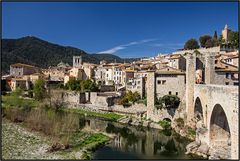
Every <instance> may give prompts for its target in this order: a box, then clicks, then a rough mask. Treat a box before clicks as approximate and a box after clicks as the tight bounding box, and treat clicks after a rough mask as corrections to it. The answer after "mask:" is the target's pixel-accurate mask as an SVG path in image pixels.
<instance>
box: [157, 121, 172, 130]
mask: <svg viewBox="0 0 240 161" xmlns="http://www.w3.org/2000/svg"><path fill="white" fill-rule="evenodd" d="M159 124H160V126H161V127H162V128H163V129H170V128H171V122H170V121H167V120H161V121H159Z"/></svg>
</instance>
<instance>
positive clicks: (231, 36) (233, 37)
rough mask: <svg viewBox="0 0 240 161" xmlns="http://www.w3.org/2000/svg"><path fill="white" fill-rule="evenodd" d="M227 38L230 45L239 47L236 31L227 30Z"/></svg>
mask: <svg viewBox="0 0 240 161" xmlns="http://www.w3.org/2000/svg"><path fill="white" fill-rule="evenodd" d="M228 40H229V43H230V44H231V46H232V47H233V48H235V49H238V47H239V35H238V31H236V32H234V31H231V32H229V37H228Z"/></svg>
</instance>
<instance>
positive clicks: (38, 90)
mask: <svg viewBox="0 0 240 161" xmlns="http://www.w3.org/2000/svg"><path fill="white" fill-rule="evenodd" d="M33 93H34V97H35V99H37V100H42V99H43V98H44V95H45V94H46V88H45V82H44V80H43V79H38V80H37V81H36V82H35V84H34V86H33Z"/></svg>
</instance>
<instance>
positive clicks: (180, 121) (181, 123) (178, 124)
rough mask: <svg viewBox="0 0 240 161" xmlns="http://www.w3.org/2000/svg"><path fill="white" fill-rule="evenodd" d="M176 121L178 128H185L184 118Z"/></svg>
mask: <svg viewBox="0 0 240 161" xmlns="http://www.w3.org/2000/svg"><path fill="white" fill-rule="evenodd" d="M175 121H176V122H177V126H178V127H181V128H183V127H184V120H183V119H182V118H177V119H176V120H175Z"/></svg>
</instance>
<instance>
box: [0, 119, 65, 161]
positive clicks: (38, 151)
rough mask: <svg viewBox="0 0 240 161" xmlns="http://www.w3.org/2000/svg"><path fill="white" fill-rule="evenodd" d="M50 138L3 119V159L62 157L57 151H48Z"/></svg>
mask: <svg viewBox="0 0 240 161" xmlns="http://www.w3.org/2000/svg"><path fill="white" fill-rule="evenodd" d="M50 145H51V141H50V140H49V138H47V137H44V136H42V135H40V134H39V133H37V132H32V131H29V130H27V129H25V128H23V127H21V126H20V124H16V123H12V122H10V121H9V120H7V119H2V155H3V156H2V157H3V159H61V158H63V156H61V155H59V154H56V153H47V150H46V149H47V148H48V147H50Z"/></svg>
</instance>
